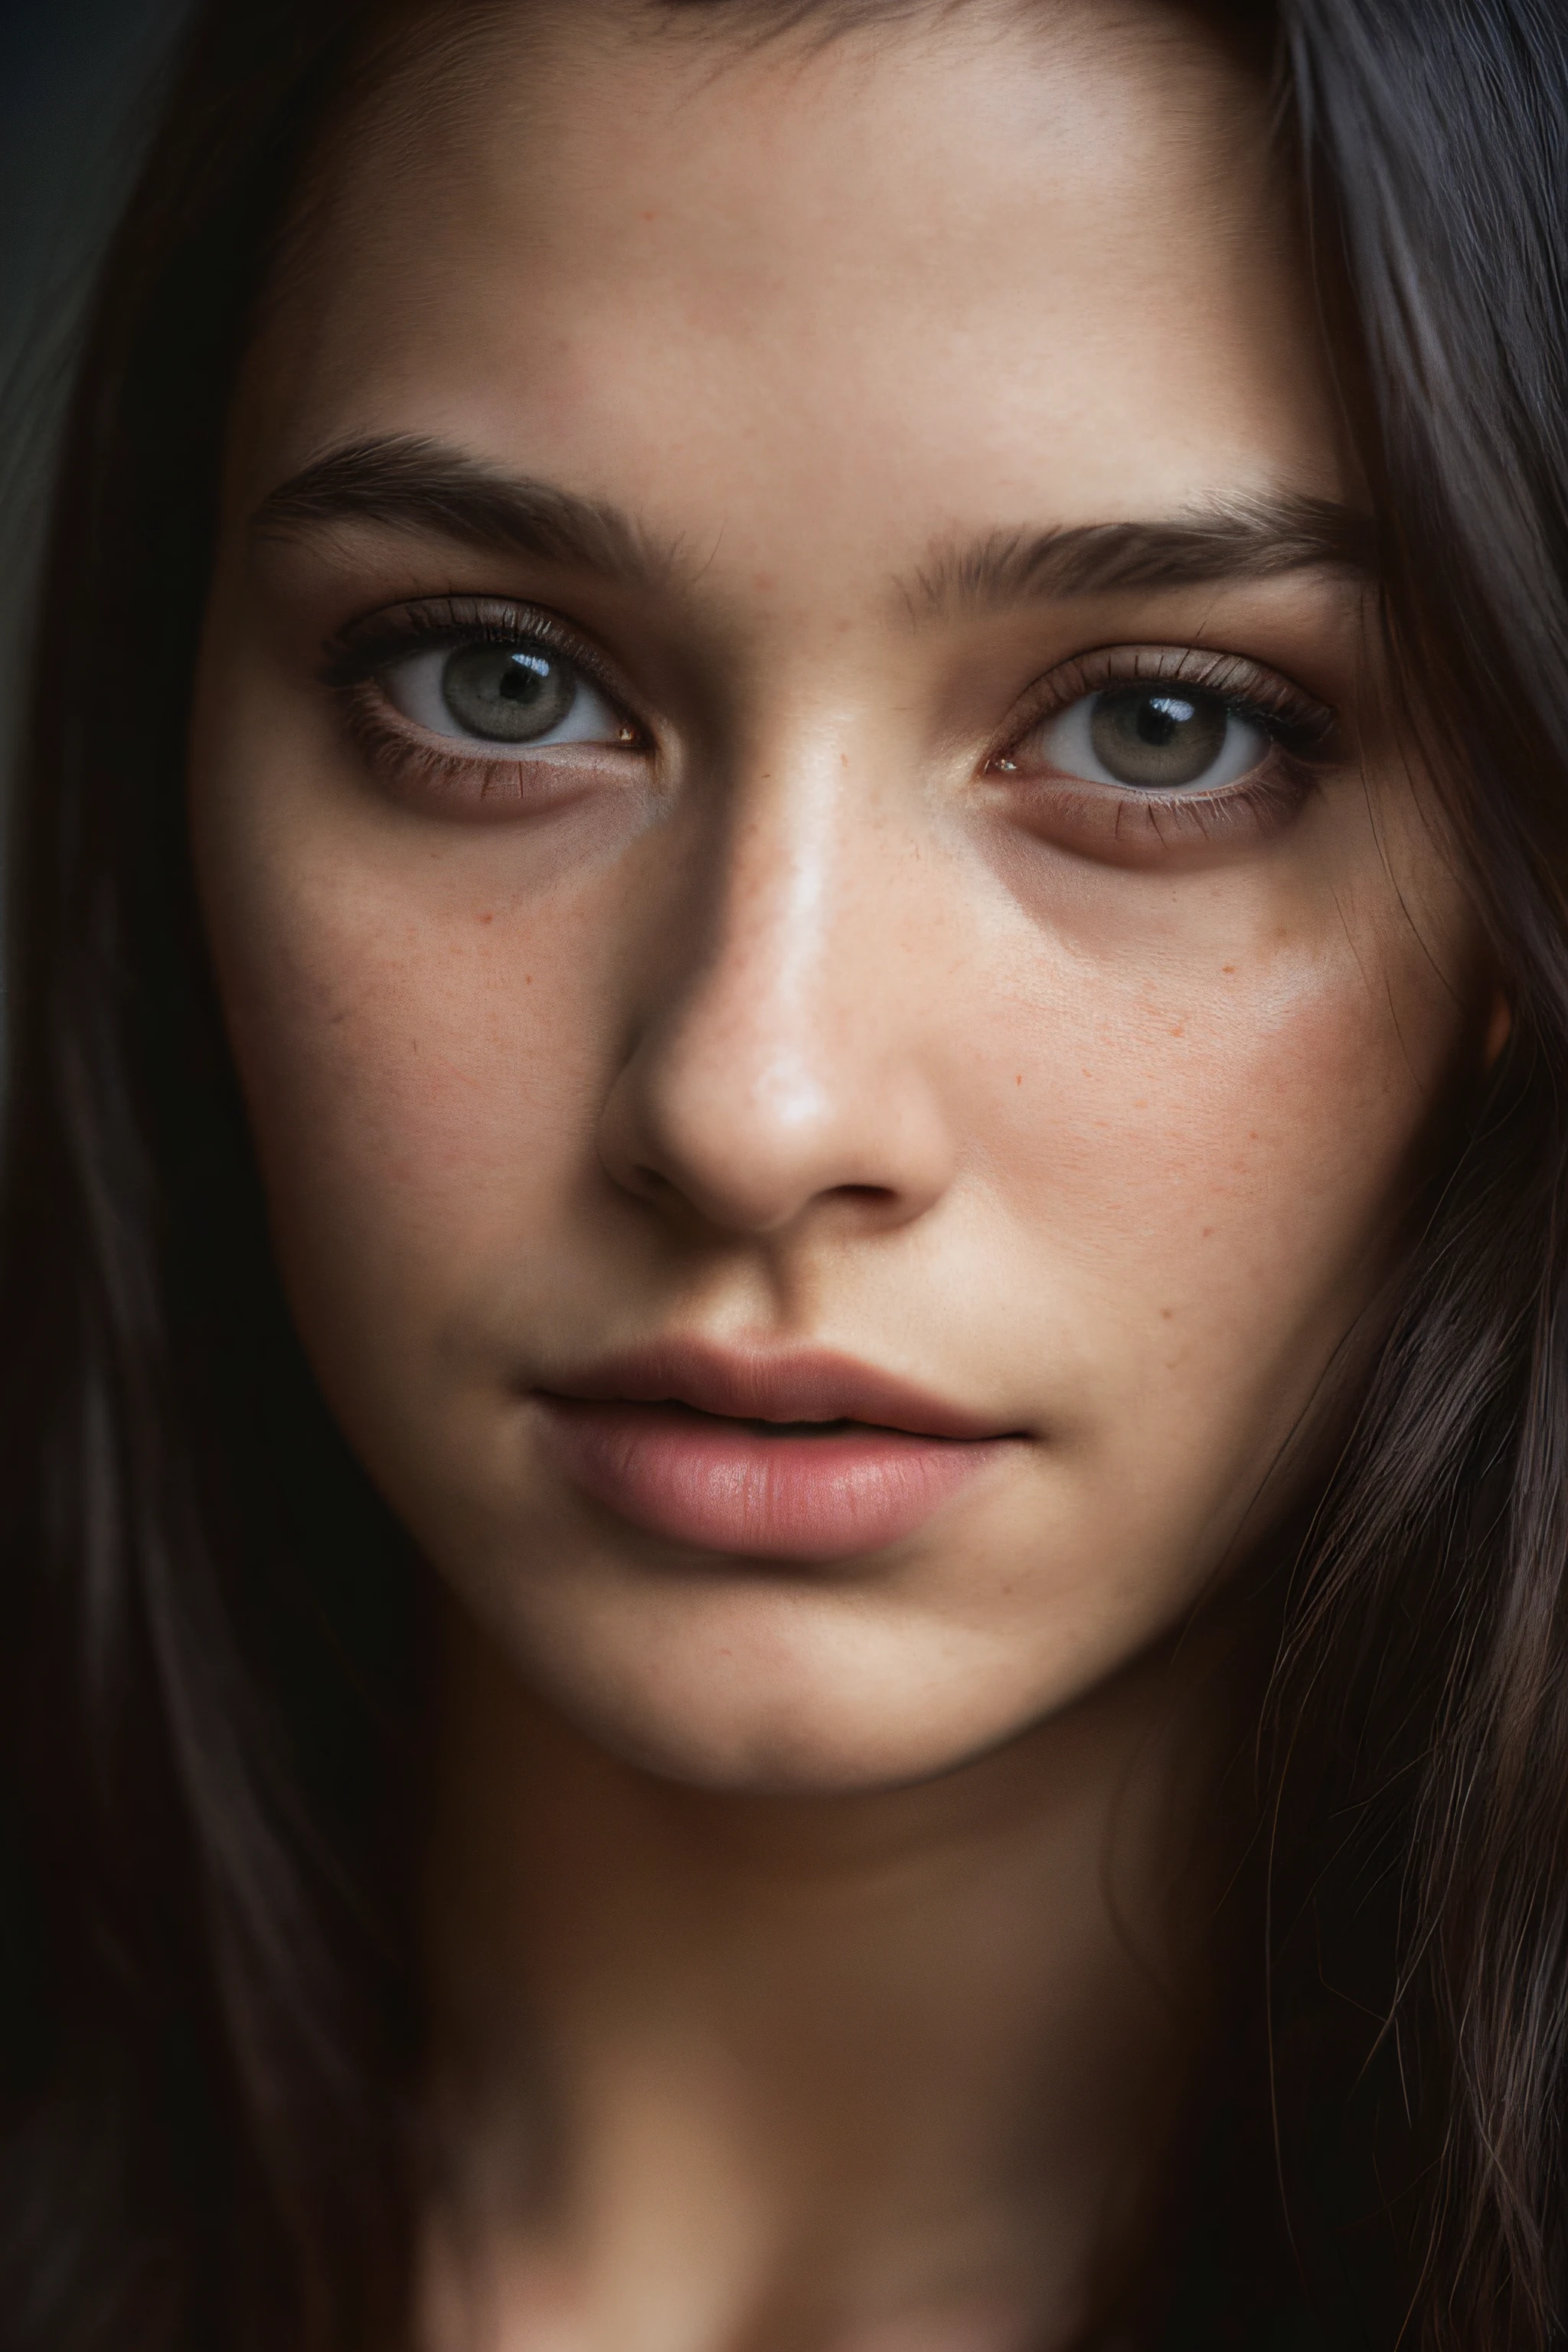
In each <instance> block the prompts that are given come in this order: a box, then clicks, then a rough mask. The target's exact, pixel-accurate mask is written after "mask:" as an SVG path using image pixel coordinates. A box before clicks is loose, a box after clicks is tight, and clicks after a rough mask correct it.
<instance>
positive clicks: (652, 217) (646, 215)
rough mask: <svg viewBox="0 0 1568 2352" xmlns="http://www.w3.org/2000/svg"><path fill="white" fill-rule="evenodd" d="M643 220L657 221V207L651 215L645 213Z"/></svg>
mask: <svg viewBox="0 0 1568 2352" xmlns="http://www.w3.org/2000/svg"><path fill="white" fill-rule="evenodd" d="M643 218H644V220H657V219H658V207H657V205H656V206H655V208H654V210H653V211H652V212H651V213H644V215H643Z"/></svg>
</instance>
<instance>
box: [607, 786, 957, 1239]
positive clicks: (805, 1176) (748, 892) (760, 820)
mask: <svg viewBox="0 0 1568 2352" xmlns="http://www.w3.org/2000/svg"><path fill="white" fill-rule="evenodd" d="M688 873H689V877H690V878H689V879H688V881H687V883H686V885H685V887H684V891H683V892H682V893H681V894H679V897H678V901H677V904H676V907H675V909H674V912H673V914H672V915H667V917H666V919H665V920H664V921H663V922H662V923H661V924H660V925H659V926H658V935H657V936H655V937H652V938H650V940H649V942H648V952H647V956H646V959H645V970H646V974H647V977H646V979H645V982H643V983H642V985H641V989H640V995H641V1002H640V1003H639V1004H638V1005H637V1008H636V1010H635V1029H634V1037H635V1042H634V1044H633V1046H632V1049H631V1052H630V1054H629V1055H628V1057H627V1059H626V1062H625V1064H624V1065H623V1066H622V1067H621V1069H620V1071H619V1073H618V1075H617V1076H616V1081H615V1084H614V1086H613V1087H612V1088H611V1091H610V1094H609V1097H608V1098H607V1100H606V1102H605V1108H604V1113H603V1117H602V1121H601V1126H600V1133H599V1151H600V1158H601V1160H602V1161H603V1163H604V1165H605V1169H606V1170H607V1171H608V1172H609V1174H610V1176H611V1177H612V1178H613V1180H614V1181H616V1183H617V1184H618V1185H620V1186H621V1187H622V1188H623V1189H624V1190H625V1191H626V1192H629V1193H632V1194H633V1195H635V1196H636V1197H637V1198H639V1199H642V1200H645V1201H649V1202H662V1203H664V1204H665V1205H666V1206H667V1207H676V1208H679V1209H681V1210H684V1212H686V1213H688V1214H691V1215H695V1216H696V1217H697V1218H698V1219H700V1221H701V1222H702V1223H704V1224H706V1225H708V1226H710V1227H712V1228H716V1229H719V1230H721V1231H723V1232H725V1233H728V1234H745V1235H750V1236H763V1235H776V1234H783V1233H784V1232H786V1231H787V1230H789V1229H791V1228H794V1227H795V1226H797V1225H798V1224H799V1223H800V1222H801V1220H802V1219H803V1218H805V1217H806V1216H808V1214H810V1213H815V1212H820V1210H821V1209H822V1207H823V1206H824V1205H825V1204H832V1205H833V1207H834V1208H835V1209H836V1210H837V1212H838V1213H841V1214H842V1213H849V1214H851V1215H853V1216H854V1217H855V1218H856V1219H857V1220H858V1221H859V1222H862V1223H867V1224H869V1225H875V1226H879V1227H883V1226H891V1225H896V1224H900V1223H907V1222H908V1221H910V1219H912V1218H915V1217H918V1216H920V1215H921V1214H923V1213H925V1212H926V1211H927V1210H928V1209H930V1208H931V1206H932V1204H933V1203H934V1202H936V1201H937V1200H938V1199H940V1197H941V1196H942V1193H943V1192H944V1191H945V1190H946V1188H947V1186H948V1185H949V1183H950V1182H951V1181H952V1173H953V1165H954V1148H953V1147H954V1138H953V1136H952V1131H951V1129H950V1125H949V1122H948V1120H947V1118H945V1117H944V1115H943V1109H942V1098H941V1094H942V1090H941V1087H940V1084H939V1082H938V1078H937V1069H938V1066H939V1061H940V1055H939V1050H938V1041H937V1038H936V1035H935V1034H934V1025H933V1022H932V1020H931V1018H929V1017H928V1016H929V1015H930V1014H931V1011H932V1004H931V989H932V982H931V959H930V956H929V954H928V955H925V956H922V954H921V948H922V945H924V946H927V947H929V945H930V943H931V928H932V927H931V924H930V923H922V919H921V906H920V904H919V900H920V898H921V894H922V893H923V892H925V891H928V890H931V887H932V881H931V879H930V878H928V877H930V876H931V866H930V862H929V861H922V860H921V856H920V854H919V845H918V843H917V842H915V841H913V840H912V839H911V838H910V835H909V833H908V830H907V828H906V829H905V831H904V832H903V833H902V835H900V830H899V827H898V825H897V824H896V823H893V822H891V821H889V816H888V814H887V811H886V809H885V808H879V807H878V806H877V805H876V804H875V801H874V797H873V795H872V794H871V793H869V791H868V789H867V787H866V785H865V784H864V782H862V783H861V785H860V786H859V787H858V785H857V779H856V776H855V774H854V772H853V771H852V769H851V767H850V765H849V762H848V760H847V755H845V754H843V753H833V752H824V753H823V754H821V755H820V756H819V758H818V760H817V762H816V767H815V770H813V769H812V767H811V766H810V764H809V763H806V764H805V766H802V765H798V764H797V766H796V767H795V769H794V770H793V771H792V770H790V769H789V768H786V767H785V766H784V765H783V764H782V763H777V762H775V763H774V764H773V766H772V767H771V769H770V770H769V771H768V772H766V773H765V774H763V776H762V777H761V778H760V779H759V781H758V782H757V783H756V784H755V786H754V787H752V788H750V789H747V790H744V791H738V792H736V793H733V794H732V795H731V796H730V800H729V805H728V810H727V813H726V814H724V815H723V816H722V817H721V818H719V819H716V820H715V824H714V830H713V835H712V838H711V839H710V840H706V841H705V842H704V844H703V848H702V853H701V855H700V856H698V857H697V858H696V859H694V860H693V861H692V862H691V865H690V866H689V868H688ZM935 929H936V931H937V932H938V933H940V931H941V929H942V924H941V920H940V917H938V918H937V920H936V922H935ZM922 967H923V968H922Z"/></svg>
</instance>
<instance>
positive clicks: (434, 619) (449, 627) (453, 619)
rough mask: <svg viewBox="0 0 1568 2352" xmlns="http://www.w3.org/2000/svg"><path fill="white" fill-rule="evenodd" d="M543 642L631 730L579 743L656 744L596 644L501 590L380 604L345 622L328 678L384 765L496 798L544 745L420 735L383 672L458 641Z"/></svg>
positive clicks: (623, 747) (629, 747)
mask: <svg viewBox="0 0 1568 2352" xmlns="http://www.w3.org/2000/svg"><path fill="white" fill-rule="evenodd" d="M473 645H495V646H518V645H542V646H548V647H549V649H550V650H551V652H552V653H555V654H559V655H560V656H561V657H562V659H563V661H565V662H567V663H569V664H570V665H571V667H573V668H574V669H575V670H578V671H580V672H581V673H582V676H583V677H584V680H585V681H586V682H587V683H588V684H590V685H592V686H593V687H595V688H597V690H598V692H599V693H600V694H602V695H603V696H604V698H605V701H606V702H608V703H609V704H610V705H611V706H612V707H613V708H614V709H615V710H616V712H617V713H618V714H619V716H620V717H621V719H623V720H624V722H625V725H626V740H624V741H620V742H616V743H613V744H595V745H591V746H575V747H574V748H577V749H591V750H594V751H599V752H605V751H611V752H618V751H648V750H649V749H651V741H650V738H649V735H648V732H647V729H646V728H644V727H643V726H642V725H641V724H640V723H639V722H638V721H637V719H635V718H633V717H632V716H631V714H630V712H629V710H628V709H627V702H628V697H627V694H626V688H625V687H624V686H623V685H622V683H621V681H620V679H619V678H618V677H616V675H615V673H614V672H613V671H612V670H611V668H610V667H609V665H608V664H607V663H606V662H605V660H604V658H603V656H601V655H600V654H599V653H598V652H597V651H596V650H595V647H594V646H592V645H590V644H588V643H586V642H585V641H584V639H583V638H582V637H580V636H578V635H577V634H576V632H575V631H574V630H573V629H570V628H568V627H567V626H566V625H565V624H564V623H563V622H562V621H560V620H558V619H557V618H556V616H555V614H552V613H550V612H547V611H545V610H543V609H542V607H540V606H539V605H535V604H510V603H508V602H506V601H504V600H499V601H498V600H497V599H495V598H493V597H483V596H436V597H422V598H420V599H419V600H418V601H417V602H416V603H413V604H403V605H398V606H396V607H395V608H394V609H393V610H392V611H391V612H383V613H377V614H374V615H373V616H372V617H371V618H370V619H369V620H366V621H361V622H355V623H353V624H351V625H350V626H349V627H348V628H347V629H345V630H343V631H342V632H341V633H340V635H338V636H337V637H336V638H334V639H333V640H331V642H330V643H329V645H328V646H327V648H326V662H325V666H324V667H323V668H322V671H321V682H322V684H323V685H325V686H326V687H328V688H331V690H332V691H333V692H335V693H336V694H338V695H339V696H340V697H341V698H342V700H343V703H344V705H345V707H346V712H347V718H348V723H349V727H350V730H351V731H352V733H353V736H354V739H355V740H356V741H357V742H358V743H359V745H360V747H361V749H362V750H363V751H364V752H365V753H366V754H367V755H368V756H369V757H370V758H371V759H373V760H374V762H375V763H376V765H377V766H378V767H380V768H381V769H382V770H383V772H389V773H390V774H391V775H392V776H393V777H394V778H395V780H396V781H397V782H400V783H403V784H405V785H411V786H414V787H416V788H418V789H423V790H430V791H434V792H436V793H439V794H441V795H443V796H451V795H453V794H454V793H458V792H460V791H465V790H467V791H472V792H474V793H477V794H478V795H479V798H480V799H489V800H490V801H491V802H494V801H495V800H496V799H497V798H498V797H500V796H501V795H502V794H503V793H505V790H506V787H507V785H508V783H509V782H510V783H511V784H512V785H513V786H514V788H516V789H517V790H518V791H519V792H520V793H521V774H522V771H523V769H524V767H525V766H530V765H531V766H534V767H537V764H538V762H539V761H540V759H541V758H542V757H543V756H544V755H543V754H542V753H537V754H535V755H534V758H533V760H532V761H525V760H524V759H522V758H520V757H518V756H516V755H513V756H512V757H510V758H509V757H507V755H506V753H505V751H503V750H500V749H499V748H498V750H497V751H496V752H494V753H490V754H479V753H475V752H466V751H459V750H458V749H456V748H453V749H451V750H442V749H440V748H439V747H438V745H437V743H436V742H434V741H432V740H430V739H429V738H428V737H427V736H423V735H420V734H418V733H416V732H415V731H413V729H412V727H411V723H410V721H409V720H407V719H404V718H402V717H400V716H397V715H395V714H394V712H393V711H392V710H391V709H390V708H389V706H388V702H387V698H386V696H385V694H384V691H382V690H381V688H380V684H379V681H380V678H381V677H382V674H383V673H384V671H385V670H387V669H388V668H390V667H391V666H392V664H393V663H394V662H396V661H401V660H406V659H407V658H408V656H410V655H413V654H428V653H439V652H441V651H443V650H446V649H447V648H450V647H454V646H473Z"/></svg>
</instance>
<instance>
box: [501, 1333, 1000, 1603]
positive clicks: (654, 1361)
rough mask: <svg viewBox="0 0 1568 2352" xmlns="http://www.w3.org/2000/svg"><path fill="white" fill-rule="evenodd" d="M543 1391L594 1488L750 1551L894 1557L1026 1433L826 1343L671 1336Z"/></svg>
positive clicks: (559, 1445) (554, 1439) (561, 1456)
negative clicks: (753, 1345) (787, 1346)
mask: <svg viewBox="0 0 1568 2352" xmlns="http://www.w3.org/2000/svg"><path fill="white" fill-rule="evenodd" d="M534 1397H535V1402H536V1404H537V1405H538V1407H539V1409H540V1414H541V1421H542V1428H543V1432H544V1434H545V1438H546V1442H547V1444H548V1446H549V1449H550V1451H551V1453H552V1455H553V1457H554V1459H555V1461H556V1464H557V1466H558V1467H559V1468H560V1469H561V1470H562V1471H563V1473H564V1474H565V1475H566V1477H567V1479H568V1480H569V1482H570V1483H571V1484H572V1485H573V1486H576V1487H577V1488H578V1489H579V1491H580V1492H582V1493H583V1494H584V1495H586V1496H589V1497H591V1498H592V1499H593V1500H594V1501H595V1502H597V1503H599V1504H601V1505H603V1506H604V1507H606V1508H608V1509H609V1510H611V1511H613V1512H615V1513H616V1515H617V1516H618V1517H621V1518H623V1519H626V1520H627V1521H629V1522H630V1523H631V1524H632V1525H633V1526H634V1527H637V1528H642V1529H644V1530H645V1531H646V1532H647V1533H649V1534H653V1535H658V1536H662V1537H664V1538H667V1539H668V1540H671V1541H674V1542H676V1543H679V1544H682V1545H685V1546H688V1547H689V1548H693V1549H700V1550H704V1551H714V1552H725V1553H730V1554H732V1555H736V1556H739V1557H742V1558H749V1559H783V1560H801V1561H810V1560H817V1561H820V1560H828V1559H853V1558H858V1557H859V1556H861V1555H864V1554H866V1553H869V1552H875V1551H880V1550H882V1549H885V1548H886V1547H887V1546H888V1545H889V1544H892V1543H896V1542H897V1541H899V1540H900V1538H902V1537H905V1536H908V1535H910V1534H912V1533H914V1531H915V1530H916V1529H917V1528H920V1527H921V1526H922V1525H923V1524H924V1523H925V1522H926V1521H927V1520H928V1519H929V1518H931V1517H932V1516H933V1515H934V1513H936V1512H937V1511H938V1510H940V1509H941V1508H942V1506H943V1505H944V1504H945V1503H947V1502H948V1501H950V1500H951V1499H952V1497H953V1496H955V1495H956V1494H957V1493H958V1492H959V1490H960V1489H961V1488H963V1487H964V1486H967V1485H968V1484H969V1483H970V1481H971V1480H972V1479H973V1478H975V1477H977V1476H979V1475H981V1473H982V1472H984V1470H986V1469H987V1468H989V1467H990V1466H991V1465H993V1464H994V1462H995V1461H996V1460H997V1458H998V1457H999V1456H1000V1455H1001V1454H1003V1453H1005V1451H1007V1450H1009V1449H1010V1448H1012V1447H1014V1446H1016V1444H1018V1443H1019V1442H1020V1440H1021V1439H1022V1438H1024V1437H1025V1435H1026V1433H1025V1432H1022V1431H1020V1430H1018V1429H1016V1428H1004V1427H1001V1426H999V1425H997V1424H996V1423H988V1422H985V1421H984V1420H983V1419H981V1418H979V1417H977V1416H976V1415H974V1414H973V1413H972V1412H966V1411H964V1410H963V1408H961V1407H958V1406H955V1405H953V1404H952V1403H951V1402H947V1401H946V1400H944V1399H942V1398H940V1397H937V1396H934V1395H931V1394H930V1393H928V1392H926V1391H921V1390H920V1389H917V1388H915V1387H913V1386H911V1385H910V1384H909V1383H907V1382H905V1381H900V1380H897V1379H895V1378H893V1377H892V1376H890V1375H889V1374H886V1373H883V1372H880V1371H878V1370H874V1369H873V1368H872V1367H870V1366H868V1365H863V1364H859V1363H857V1362H855V1361H854V1360H852V1359H850V1358H848V1357H844V1356H839V1355H836V1354H832V1353H829V1352H827V1351H826V1350H821V1349H793V1350H789V1351H787V1352H784V1351H777V1350H769V1351H747V1352H742V1351H739V1350H730V1349H716V1348H712V1347H706V1346H700V1345H695V1344H690V1345H679V1346H678V1345H669V1346H666V1347H663V1348H660V1349H646V1350H642V1351H638V1352H636V1353H633V1354H628V1355H626V1356H621V1357H617V1358H614V1359H610V1360H605V1361H604V1362H602V1363H600V1364H597V1365H595V1366H593V1367H592V1368H590V1369H589V1370H585V1371H584V1372H582V1373H579V1374H575V1375H574V1376H571V1377H569V1378H564V1379H561V1380H558V1381H552V1384H551V1385H550V1386H549V1387H548V1388H541V1389H538V1390H536V1391H534Z"/></svg>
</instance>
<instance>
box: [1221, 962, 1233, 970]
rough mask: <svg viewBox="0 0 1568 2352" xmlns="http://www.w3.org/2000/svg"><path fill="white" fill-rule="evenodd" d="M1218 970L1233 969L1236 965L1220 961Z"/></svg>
mask: <svg viewBox="0 0 1568 2352" xmlns="http://www.w3.org/2000/svg"><path fill="white" fill-rule="evenodd" d="M1220 970H1221V971H1235V970H1236V966H1235V965H1234V964H1233V963H1222V964H1221V966H1220Z"/></svg>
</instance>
